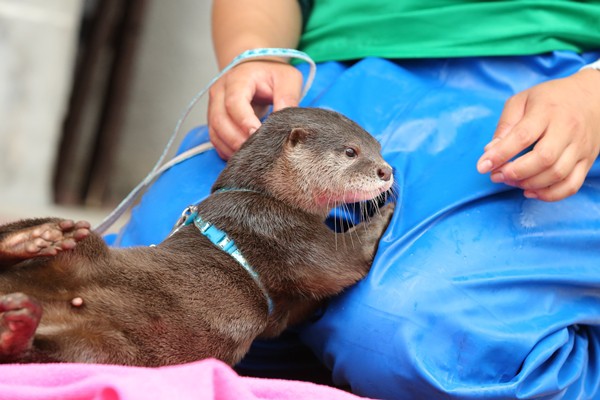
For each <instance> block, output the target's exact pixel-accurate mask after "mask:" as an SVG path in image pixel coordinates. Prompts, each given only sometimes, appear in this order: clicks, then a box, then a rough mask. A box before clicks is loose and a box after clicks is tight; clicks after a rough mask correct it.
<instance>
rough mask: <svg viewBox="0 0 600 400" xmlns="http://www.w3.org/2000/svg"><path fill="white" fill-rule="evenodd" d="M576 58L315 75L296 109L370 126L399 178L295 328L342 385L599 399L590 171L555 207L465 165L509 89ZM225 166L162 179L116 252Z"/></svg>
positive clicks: (408, 64)
mask: <svg viewBox="0 0 600 400" xmlns="http://www.w3.org/2000/svg"><path fill="white" fill-rule="evenodd" d="M593 58H594V56H592V55H590V56H589V57H587V59H586V61H590V60H591V59H593ZM584 63H585V62H584V61H583V60H582V59H581V58H580V57H579V56H577V55H574V54H571V53H557V54H553V55H547V56H541V57H518V58H515V57H513V58H510V57H507V58H496V59H493V58H485V59H456V60H429V61H403V62H402V61H399V62H391V61H386V60H381V59H366V60H361V61H359V62H356V63H352V64H341V63H326V64H321V65H320V66H319V70H318V73H317V80H316V82H315V85H314V86H313V88H312V89H311V91H310V93H309V95H308V96H307V98H306V99H305V100H304V101H303V105H304V106H316V107H324V108H331V109H335V110H337V111H340V112H342V113H344V114H345V115H346V116H348V117H349V118H351V119H354V120H355V121H356V122H358V123H359V124H360V125H362V126H363V127H364V128H365V129H367V130H368V131H369V132H371V133H372V134H373V135H374V136H375V137H376V138H378V139H379V140H380V141H381V143H382V147H383V153H384V157H385V158H386V160H388V162H390V164H391V165H392V166H393V167H394V168H395V177H396V180H397V182H398V205H399V207H397V208H396V213H395V215H394V219H393V221H392V223H391V225H390V228H389V229H388V232H387V233H386V234H385V236H384V237H383V240H382V242H381V245H380V250H379V251H378V255H377V257H376V260H375V262H374V264H373V268H372V271H371V273H370V274H369V276H368V277H367V278H366V279H365V280H364V281H362V282H360V283H359V284H358V285H356V286H355V287H353V288H352V289H350V290H348V291H347V292H346V293H344V294H343V295H341V296H340V297H338V298H336V299H334V300H332V301H331V302H330V304H329V305H328V306H327V307H326V309H325V310H324V312H323V314H322V316H320V318H319V319H318V320H316V321H313V322H311V323H308V324H306V325H305V326H303V327H302V329H301V338H302V339H303V340H304V342H305V343H307V344H308V345H309V347H310V348H311V349H312V350H313V351H314V352H315V354H316V355H317V356H318V357H319V358H320V359H321V360H322V361H323V362H324V363H325V364H326V365H327V366H328V367H329V368H331V369H332V371H333V377H334V381H335V382H336V383H337V384H340V385H346V384H349V385H350V386H351V387H352V389H353V390H354V391H356V392H357V393H358V394H361V395H365V396H371V397H381V398H414V397H417V396H420V397H423V398H444V397H448V398H453V397H456V398H490V399H491V398H514V397H521V398H527V397H534V396H536V395H537V396H545V397H542V398H560V397H561V396H564V398H584V397H586V396H589V397H591V396H593V395H594V394H596V393H597V391H598V388H597V386H598V383H597V382H598V381H599V380H600V369H599V368H600V365H599V362H598V359H597V358H596V357H597V356H596V354H598V351H599V350H600V346H599V343H598V342H599V339H598V338H599V337H600V335H599V332H598V328H597V327H596V324H598V323H599V322H600V290H599V289H600V265H599V263H598V261H597V260H598V257H597V255H598V254H599V252H600V218H598V216H599V214H600V211H599V210H600V163H599V162H597V163H596V165H595V166H594V168H593V170H592V172H591V173H590V176H589V178H588V179H587V181H586V184H585V185H584V186H583V188H582V189H581V191H580V193H578V194H577V195H575V196H572V197H571V198H568V199H566V200H564V201H561V202H558V203H544V202H540V201H536V200H529V199H526V198H524V197H523V195H522V193H521V192H520V191H519V190H514V189H512V188H509V187H507V186H504V185H498V184H493V183H491V182H490V181H489V178H488V177H487V176H482V175H479V174H478V173H477V171H476V169H475V165H476V161H477V159H478V158H479V156H480V155H481V152H482V149H483V146H484V145H485V144H486V143H487V142H488V141H489V140H490V139H491V136H492V133H493V130H494V128H495V123H496V121H497V118H498V116H499V115H500V111H501V109H502V106H503V103H504V101H505V100H506V99H507V98H508V97H509V96H510V95H511V94H513V93H515V92H517V91H519V90H522V89H525V88H527V87H530V86H532V85H534V84H536V83H539V82H541V81H544V80H546V79H549V78H554V77H560V76H564V75H568V74H570V73H573V72H575V71H576V70H577V69H578V68H580V67H581V65H583V64H584ZM301 68H302V67H301ZM191 136H192V137H191V139H190V138H188V142H192V143H193V142H194V140H196V139H197V138H196V139H195V138H194V137H193V134H192V135H191ZM200 137H205V135H204V136H203V135H200ZM188 146H189V144H188ZM222 165H223V163H222V162H220V161H219V160H218V159H217V157H216V155H215V154H214V152H211V153H209V154H205V155H201V156H198V157H196V158H195V159H193V160H190V161H187V162H186V163H184V164H183V165H180V166H178V167H175V168H174V169H173V170H171V171H169V172H168V173H167V174H165V175H163V176H162V177H161V178H160V179H159V180H158V181H157V182H156V184H155V185H154V186H153V187H152V188H151V189H150V191H149V192H148V193H147V194H146V196H145V197H144V201H143V202H142V204H141V205H140V206H139V207H138V208H137V209H136V210H135V211H134V213H133V220H132V222H131V223H130V224H129V225H128V226H127V228H126V230H125V232H124V235H123V241H122V243H123V244H124V245H132V244H150V243H152V242H157V241H159V240H161V239H162V237H164V235H165V234H166V233H167V232H168V230H169V228H170V226H171V225H172V223H173V222H174V221H175V219H176V218H177V216H178V214H179V213H180V212H181V210H182V209H183V208H184V207H185V205H187V204H189V203H193V202H197V201H199V200H201V199H202V198H203V197H204V196H205V195H206V194H207V193H208V190H209V188H210V184H211V183H212V181H213V180H214V177H215V176H216V174H217V173H218V172H219V171H220V169H221V168H222ZM158 214H160V215H158Z"/></svg>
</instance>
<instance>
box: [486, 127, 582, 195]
mask: <svg viewBox="0 0 600 400" xmlns="http://www.w3.org/2000/svg"><path fill="white" fill-rule="evenodd" d="M571 137H572V135H571V132H570V131H569V129H568V128H567V127H566V125H565V124H563V123H561V122H560V121H554V120H553V121H552V124H551V126H549V127H548V128H547V129H546V132H545V133H544V135H543V136H542V137H541V138H540V139H539V140H538V142H537V143H536V144H535V146H534V147H533V149H531V151H529V152H527V153H525V154H523V155H522V156H520V157H518V158H517V159H515V160H514V161H512V162H509V163H507V164H505V165H503V166H501V167H500V168H497V169H496V170H495V171H492V176H494V178H492V180H493V181H494V182H499V181H504V180H506V181H512V182H517V181H523V180H526V179H528V178H531V177H533V176H536V175H539V174H541V173H542V172H544V171H546V170H550V171H551V173H550V175H552V174H556V175H559V174H560V173H562V172H563V171H562V170H561V169H559V170H555V171H554V168H557V167H558V166H556V165H555V164H556V163H557V161H558V160H559V159H561V158H563V157H564V156H565V154H564V152H565V150H566V149H567V148H568V147H569V143H570V142H571ZM568 155H569V157H573V158H575V159H573V160H571V161H572V164H571V167H572V166H573V165H575V163H576V162H577V161H579V156H578V154H577V151H576V147H574V146H572V147H571V149H570V151H569V153H568ZM567 161H568V160H566V159H564V160H563V162H562V163H561V166H560V167H561V168H562V167H566V164H567ZM552 171H554V172H552ZM564 172H565V174H564V175H563V176H561V177H560V180H562V179H564V177H565V176H566V175H567V174H568V172H570V171H564ZM552 183H554V182H552ZM549 185H550V183H549V184H548V186H549Z"/></svg>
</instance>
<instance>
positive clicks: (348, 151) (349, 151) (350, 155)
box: [345, 147, 358, 158]
mask: <svg viewBox="0 0 600 400" xmlns="http://www.w3.org/2000/svg"><path fill="white" fill-rule="evenodd" d="M345 153H346V157H348V158H354V157H356V156H357V155H358V154H357V152H356V150H355V149H353V148H352V147H348V148H346V150H345Z"/></svg>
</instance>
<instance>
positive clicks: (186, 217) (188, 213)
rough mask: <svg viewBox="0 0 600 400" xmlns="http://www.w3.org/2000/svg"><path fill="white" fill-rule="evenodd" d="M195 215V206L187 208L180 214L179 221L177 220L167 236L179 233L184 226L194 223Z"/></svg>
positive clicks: (196, 211) (196, 212)
mask: <svg viewBox="0 0 600 400" xmlns="http://www.w3.org/2000/svg"><path fill="white" fill-rule="evenodd" d="M197 215H198V207H197V206H195V205H193V206H187V207H186V208H185V209H184V210H183V212H182V213H181V216H180V217H179V219H178V220H177V222H176V223H175V225H173V229H171V233H170V234H169V236H172V235H174V234H175V233H176V232H177V231H179V230H180V229H181V228H183V227H184V226H186V225H189V224H191V223H192V222H194V218H196V216H197Z"/></svg>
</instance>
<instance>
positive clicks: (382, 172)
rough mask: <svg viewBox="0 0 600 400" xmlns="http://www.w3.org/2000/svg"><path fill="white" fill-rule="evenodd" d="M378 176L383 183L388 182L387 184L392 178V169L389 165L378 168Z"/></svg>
mask: <svg viewBox="0 0 600 400" xmlns="http://www.w3.org/2000/svg"><path fill="white" fill-rule="evenodd" d="M377 176H378V177H379V179H381V180H382V181H386V182H387V181H389V180H390V178H391V177H392V168H390V167H389V166H387V165H386V166H385V167H380V168H377Z"/></svg>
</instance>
